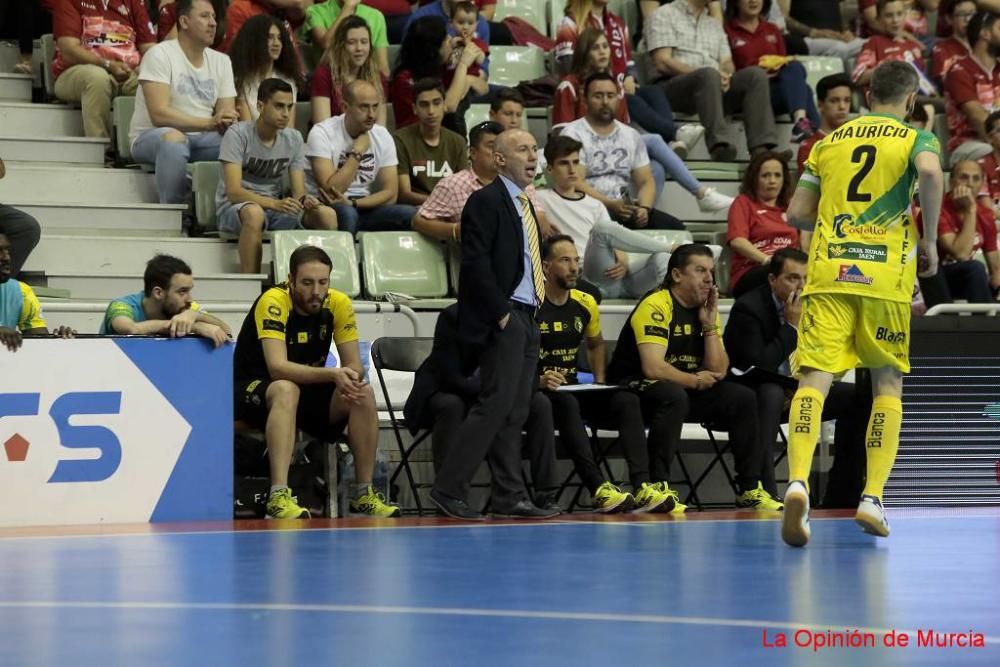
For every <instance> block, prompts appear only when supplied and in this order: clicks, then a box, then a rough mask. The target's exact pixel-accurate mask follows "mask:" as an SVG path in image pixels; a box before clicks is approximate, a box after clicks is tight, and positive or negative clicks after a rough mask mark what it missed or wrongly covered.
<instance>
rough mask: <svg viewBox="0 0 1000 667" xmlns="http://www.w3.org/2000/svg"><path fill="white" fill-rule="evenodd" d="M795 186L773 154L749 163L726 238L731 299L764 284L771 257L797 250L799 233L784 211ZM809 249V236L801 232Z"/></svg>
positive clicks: (783, 164)
mask: <svg viewBox="0 0 1000 667" xmlns="http://www.w3.org/2000/svg"><path fill="white" fill-rule="evenodd" d="M793 188H794V184H793V183H792V179H791V177H790V175H789V173H788V164H787V163H785V162H784V161H783V160H781V158H780V157H779V156H778V155H777V154H775V153H759V154H757V155H755V156H754V158H753V159H752V160H750V164H749V165H748V166H747V170H746V172H744V174H743V182H742V183H741V184H740V196H739V197H737V198H736V201H735V202H734V203H733V206H732V208H730V209H729V229H728V233H727V235H726V237H727V240H728V242H729V248H730V249H731V250H732V251H733V259H732V268H731V269H730V274H729V290H730V292H731V293H732V295H733V296H734V297H737V298H738V297H739V296H741V295H743V294H745V293H746V292H748V291H750V290H752V289H754V288H755V287H759V286H760V285H763V284H764V283H766V282H767V275H768V264H770V262H771V257H772V255H774V253H776V252H777V251H779V250H781V249H782V248H798V247H799V244H800V241H799V235H800V232H799V230H797V229H795V228H794V227H792V226H791V225H789V224H788V218H787V216H786V214H785V211H786V210H787V208H788V202H789V200H790V199H791V198H792V190H793ZM801 235H802V241H803V243H802V247H804V248H808V247H809V236H810V234H809V232H801Z"/></svg>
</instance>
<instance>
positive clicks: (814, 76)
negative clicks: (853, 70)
mask: <svg viewBox="0 0 1000 667" xmlns="http://www.w3.org/2000/svg"><path fill="white" fill-rule="evenodd" d="M796 60H798V61H799V62H800V63H802V65H803V66H804V67H805V68H806V82H807V83H808V84H809V88H811V89H812V91H813V94H815V93H816V84H817V83H819V80H820V79H822V78H823V77H824V76H830V75H831V74H841V73H843V71H844V61H843V60H841V59H840V58H834V57H833V56H797V57H796Z"/></svg>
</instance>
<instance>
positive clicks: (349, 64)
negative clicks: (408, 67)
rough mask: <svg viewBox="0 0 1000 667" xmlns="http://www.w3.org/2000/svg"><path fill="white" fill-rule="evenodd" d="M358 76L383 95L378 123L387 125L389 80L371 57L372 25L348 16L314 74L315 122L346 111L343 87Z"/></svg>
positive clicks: (377, 118) (338, 26)
mask: <svg viewBox="0 0 1000 667" xmlns="http://www.w3.org/2000/svg"><path fill="white" fill-rule="evenodd" d="M356 79H361V80H363V81H367V82H368V83H370V84H372V85H373V86H375V90H377V91H378V92H380V93H381V94H382V98H381V100H380V103H379V106H378V115H377V117H376V121H375V122H377V123H378V124H379V125H383V126H384V125H385V124H386V100H387V99H388V97H389V80H388V79H386V78H385V76H383V75H382V73H381V72H379V69H378V63H376V62H375V59H374V58H373V57H372V33H371V28H370V27H369V26H368V24H367V23H365V21H364V19H362V18H360V17H358V16H348V17H347V18H346V19H344V20H343V21H341V22H340V23H338V24H337V29H336V31H335V34H334V37H333V43H332V44H331V45H330V48H328V49H327V50H326V51H324V52H323V57H322V58H321V59H320V62H319V65H318V66H317V67H316V71H315V72H314V73H313V78H312V83H311V90H310V92H311V93H312V99H311V100H310V104H311V107H312V122H313V125H315V124H317V123H322V122H323V121H324V120H326V119H327V118H329V117H331V116H339V115H340V114H342V113H344V95H343V90H344V86H345V85H347V84H348V83H350V82H351V81H354V80H356Z"/></svg>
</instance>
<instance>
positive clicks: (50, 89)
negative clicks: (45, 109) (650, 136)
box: [39, 34, 56, 100]
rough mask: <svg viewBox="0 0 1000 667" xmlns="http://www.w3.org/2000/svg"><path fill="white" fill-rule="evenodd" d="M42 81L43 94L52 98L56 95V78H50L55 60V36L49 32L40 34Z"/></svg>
mask: <svg viewBox="0 0 1000 667" xmlns="http://www.w3.org/2000/svg"><path fill="white" fill-rule="evenodd" d="M39 41H41V44H42V82H43V83H44V84H45V96H46V97H47V98H48V99H50V100H52V99H55V96H56V80H55V79H53V78H52V63H54V62H55V60H56V38H55V37H53V36H52V35H51V34H47V35H42V37H41V40H39Z"/></svg>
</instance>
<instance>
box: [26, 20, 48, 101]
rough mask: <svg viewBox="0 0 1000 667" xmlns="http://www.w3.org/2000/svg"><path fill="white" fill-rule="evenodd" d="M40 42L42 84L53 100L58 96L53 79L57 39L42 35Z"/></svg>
mask: <svg viewBox="0 0 1000 667" xmlns="http://www.w3.org/2000/svg"><path fill="white" fill-rule="evenodd" d="M25 4H27V3H25ZM38 41H39V43H40V44H41V46H42V83H43V85H44V86H45V94H46V96H48V98H49V99H50V100H51V99H54V98H55V96H56V80H55V79H54V78H53V77H52V63H54V62H55V60H56V38H55V37H54V36H53V35H52V34H51V33H49V34H46V35H42V36H41V38H40V39H39V40H38Z"/></svg>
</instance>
